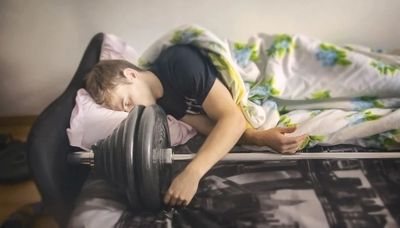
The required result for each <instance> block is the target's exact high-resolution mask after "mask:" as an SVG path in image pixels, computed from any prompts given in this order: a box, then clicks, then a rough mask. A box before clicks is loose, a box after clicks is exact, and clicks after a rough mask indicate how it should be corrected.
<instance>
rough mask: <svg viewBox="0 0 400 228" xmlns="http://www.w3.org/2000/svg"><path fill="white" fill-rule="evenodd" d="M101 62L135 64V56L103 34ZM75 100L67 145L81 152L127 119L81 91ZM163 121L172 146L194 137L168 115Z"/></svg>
mask: <svg viewBox="0 0 400 228" xmlns="http://www.w3.org/2000/svg"><path fill="white" fill-rule="evenodd" d="M105 59H125V60H127V61H130V62H132V63H134V64H136V63H137V59H138V55H137V53H136V51H135V50H134V49H133V48H132V47H130V46H129V45H128V44H126V43H125V42H124V41H123V40H121V39H120V38H118V37H117V36H115V35H112V34H105V35H104V40H103V43H102V47H101V53H100V60H105ZM75 101H76V104H75V107H74V109H73V110H72V113H71V119H70V128H68V129H67V135H68V139H69V142H70V145H71V146H75V147H80V148H82V149H84V150H90V147H91V146H92V145H93V144H94V143H96V142H97V141H98V140H100V139H104V138H105V137H107V136H108V135H110V134H111V133H112V131H113V130H114V129H115V128H116V127H117V126H118V125H119V124H120V123H121V121H122V120H124V119H125V118H126V117H127V116H128V113H126V112H120V111H114V110H110V109H107V108H104V107H103V106H100V105H98V104H96V103H95V102H94V100H93V99H92V97H91V96H90V94H89V93H88V92H87V91H86V90H85V89H80V90H78V92H77V96H76V99H75ZM167 120H168V127H169V132H170V138H171V145H172V146H176V145H180V144H184V143H186V142H187V141H188V140H189V139H190V138H192V137H193V136H194V135H196V134H197V132H196V130H195V129H194V128H192V127H191V126H189V125H187V124H185V123H184V122H182V121H178V120H176V119H175V118H174V117H172V116H169V115H168V116H167Z"/></svg>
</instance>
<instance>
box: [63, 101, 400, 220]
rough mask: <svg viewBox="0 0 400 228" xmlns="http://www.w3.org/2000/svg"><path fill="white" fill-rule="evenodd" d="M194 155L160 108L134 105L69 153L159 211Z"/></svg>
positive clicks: (351, 155)
mask: <svg viewBox="0 0 400 228" xmlns="http://www.w3.org/2000/svg"><path fill="white" fill-rule="evenodd" d="M195 156H196V155H195V154H175V153H174V149H173V148H171V146H170V136H169V130H168V124H167V118H166V114H165V113H164V111H163V110H162V109H161V108H160V107H159V106H158V105H152V106H148V107H144V106H136V107H135V108H134V109H133V110H132V111H131V112H130V113H129V115H128V117H127V118H126V119H125V120H124V121H122V122H121V123H120V125H119V126H118V127H117V128H116V129H114V131H113V133H112V134H111V135H109V136H108V137H106V138H105V139H102V140H99V141H98V142H97V143H96V144H95V145H93V146H92V150H91V151H89V152H88V151H84V152H83V151H82V152H74V153H71V154H69V155H68V162H69V163H72V164H86V165H90V166H92V167H94V169H95V170H96V172H98V173H100V175H102V176H103V177H104V178H105V179H106V180H108V181H109V182H110V183H113V184H115V185H116V187H117V188H118V189H120V190H122V191H125V194H126V196H127V198H128V201H129V204H130V205H131V207H133V208H136V209H140V210H143V209H144V210H146V211H153V212H155V211H159V210H161V209H162V208H163V203H162V197H163V193H165V191H166V190H167V189H166V188H167V187H169V184H170V182H171V169H172V165H173V163H174V161H190V160H191V159H193V158H194V157H195ZM382 158H400V152H374V153H371V152H346V153H343V152H329V153H326V152H322V153H297V154H293V155H284V154H275V153H260V152H258V153H250V152H244V153H243V152H241V153H232V152H231V153H228V154H227V155H226V156H225V157H224V158H222V160H221V161H241V162H254V161H263V160H302V159H382Z"/></svg>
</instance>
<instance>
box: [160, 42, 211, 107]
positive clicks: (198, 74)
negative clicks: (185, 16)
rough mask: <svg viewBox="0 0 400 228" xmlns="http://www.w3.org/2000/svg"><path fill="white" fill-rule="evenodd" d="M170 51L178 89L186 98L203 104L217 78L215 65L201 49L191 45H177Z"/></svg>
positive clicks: (172, 69)
mask: <svg viewBox="0 0 400 228" xmlns="http://www.w3.org/2000/svg"><path fill="white" fill-rule="evenodd" d="M168 52H169V54H170V60H169V61H170V66H171V71H172V72H171V73H172V74H173V75H174V77H173V78H174V79H175V83H176V84H175V86H176V89H177V91H179V92H180V93H181V94H182V95H183V96H185V98H189V99H194V100H196V103H197V104H200V105H201V104H203V102H204V100H205V99H206V97H207V95H208V93H209V92H210V90H211V87H212V86H213V84H214V81H215V79H216V75H217V71H216V69H215V67H214V65H213V64H212V63H211V61H210V60H209V58H208V57H207V56H205V55H204V54H203V53H201V52H200V50H199V49H197V48H196V47H193V46H190V45H176V46H173V47H171V48H170V49H169V50H168Z"/></svg>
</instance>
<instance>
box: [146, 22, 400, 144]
mask: <svg viewBox="0 0 400 228" xmlns="http://www.w3.org/2000/svg"><path fill="white" fill-rule="evenodd" d="M175 44H191V45H194V46H196V47H198V48H200V49H201V50H202V51H203V52H204V53H205V54H206V55H208V56H209V57H210V59H211V60H212V62H213V63H214V65H215V66H216V67H217V69H218V70H219V72H220V74H221V80H222V81H223V82H224V84H225V85H226V86H227V87H228V89H229V90H230V92H231V94H232V97H233V99H234V100H235V102H236V103H237V104H238V105H239V106H240V107H241V109H242V111H243V113H244V115H245V117H246V119H247V121H248V123H249V126H251V127H254V128H259V129H269V128H272V127H275V126H294V125H295V126H297V128H298V129H297V131H296V132H294V133H292V134H293V135H300V134H304V133H307V134H309V135H310V137H309V139H308V140H307V142H305V143H304V145H302V147H306V146H308V147H309V146H314V145H317V144H320V145H335V144H355V145H360V146H367V147H376V148H384V149H397V148H400V111H399V110H398V109H399V107H400V57H399V56H394V55H388V54H382V53H377V52H373V51H371V50H370V49H368V48H364V47H360V46H346V47H340V46H337V45H334V44H331V43H326V42H321V41H320V40H317V39H313V38H310V37H307V36H303V35H289V34H277V35H268V34H262V33H261V34H257V35H254V36H252V37H251V38H250V39H249V41H248V42H247V43H242V42H234V41H229V40H222V39H220V38H218V37H217V36H216V35H214V34H213V33H212V32H210V31H208V30H207V29H205V28H202V27H199V26H196V25H187V26H181V27H179V28H177V29H174V30H172V31H171V32H169V33H167V34H166V35H164V36H163V37H161V38H160V39H159V40H157V41H156V42H155V43H154V44H153V45H151V46H150V48H149V49H148V50H147V51H146V52H145V53H144V54H143V55H142V56H141V58H140V59H139V63H140V64H141V66H142V67H146V66H148V65H149V64H150V63H151V62H152V61H154V60H155V59H156V58H157V56H158V55H159V54H160V52H161V51H162V50H163V49H165V48H167V47H169V46H171V45H175Z"/></svg>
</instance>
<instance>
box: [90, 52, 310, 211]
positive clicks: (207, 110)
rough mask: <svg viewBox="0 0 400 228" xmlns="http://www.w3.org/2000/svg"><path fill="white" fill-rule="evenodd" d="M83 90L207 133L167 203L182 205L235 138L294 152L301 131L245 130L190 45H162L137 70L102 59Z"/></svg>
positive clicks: (211, 70) (110, 104) (214, 74)
mask: <svg viewBox="0 0 400 228" xmlns="http://www.w3.org/2000/svg"><path fill="white" fill-rule="evenodd" d="M86 90H87V91H88V92H89V93H90V95H91V96H92V97H93V99H94V100H95V101H96V103H98V104H101V105H103V106H105V107H107V108H110V109H113V110H118V111H126V112H129V111H130V110H132V109H133V107H134V106H135V105H144V106H148V105H152V104H158V105H160V106H161V107H162V108H163V109H164V111H165V112H166V114H169V115H172V116H174V117H175V118H176V119H178V120H181V121H183V122H185V123H187V124H189V125H191V126H192V127H194V128H195V129H196V130H197V131H198V132H200V133H202V134H204V135H207V138H206V140H205V142H204V143H203V145H202V146H201V147H200V149H199V151H198V152H197V154H196V157H195V158H194V159H193V160H192V161H191V162H190V163H189V164H188V165H187V166H186V167H185V169H184V170H183V171H182V172H181V173H180V174H179V175H178V176H176V177H175V179H174V180H173V181H172V183H171V185H170V187H169V189H168V191H167V193H166V194H165V196H164V203H165V204H167V205H170V206H186V205H187V204H189V203H190V201H191V200H192V198H193V196H194V195H195V193H196V191H197V188H198V184H199V181H200V179H201V178H202V177H203V176H204V175H205V173H206V172H207V171H208V170H209V169H211V167H212V166H213V165H214V164H216V163H217V162H218V161H219V160H220V159H221V158H222V157H224V156H225V155H226V154H227V153H228V152H229V151H230V150H231V148H232V147H233V146H234V145H235V144H236V143H237V142H238V141H239V142H240V143H243V144H252V145H257V146H269V147H271V148H272V149H274V150H276V151H278V152H281V153H295V152H296V150H297V148H298V147H299V145H300V144H301V143H302V141H303V140H304V139H306V137H307V136H306V135H301V136H297V137H288V136H285V135H284V134H285V133H291V132H294V131H295V130H296V128H294V127H292V128H278V127H277V128H272V129H268V130H255V129H251V128H248V129H245V126H246V120H245V118H244V115H243V114H242V112H241V110H240V109H239V107H238V106H237V105H236V104H235V102H234V101H233V99H232V96H231V94H230V92H229V91H228V89H227V88H226V87H225V86H224V85H223V84H222V83H221V81H220V80H219V79H218V71H217V70H216V69H215V67H214V65H213V64H212V63H211V61H210V59H208V57H207V56H205V55H203V54H202V53H201V52H200V50H198V49H197V48H195V47H193V46H190V45H175V46H172V47H169V48H167V49H165V50H164V51H163V52H162V53H161V54H160V56H159V57H158V58H157V59H156V60H155V61H154V63H153V64H152V65H151V66H150V68H149V70H146V71H145V70H142V69H140V68H138V67H137V66H135V65H133V64H131V63H129V62H127V61H124V60H105V61H100V62H99V63H98V64H96V65H95V66H94V67H93V68H92V69H91V71H90V72H89V73H88V74H87V76H86Z"/></svg>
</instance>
